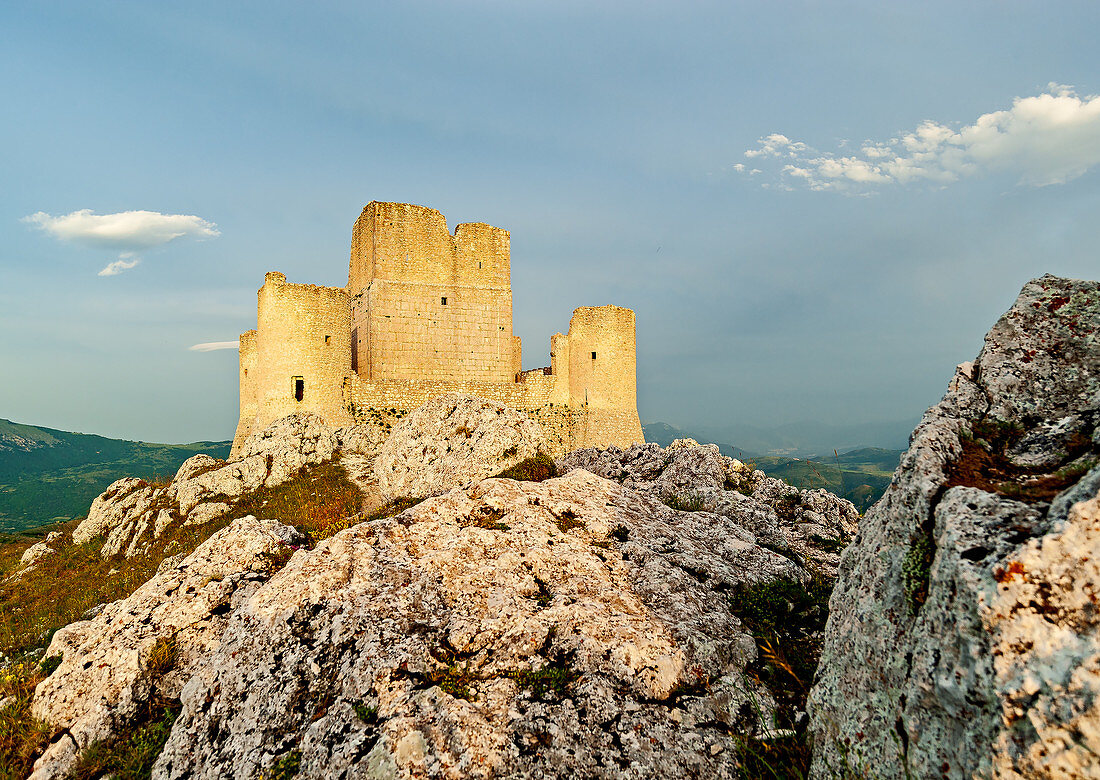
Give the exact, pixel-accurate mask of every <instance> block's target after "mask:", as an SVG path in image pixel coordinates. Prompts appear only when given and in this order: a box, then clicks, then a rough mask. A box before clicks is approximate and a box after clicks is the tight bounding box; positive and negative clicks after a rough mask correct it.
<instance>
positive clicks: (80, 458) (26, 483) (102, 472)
mask: <svg viewBox="0 0 1100 780" xmlns="http://www.w3.org/2000/svg"><path fill="white" fill-rule="evenodd" d="M230 445H231V442H228V441H217V442H215V441H199V442H193V443H191V444H149V443H146V442H140V441H126V440H123V439H109V438H107V437H105V436H95V435H92V434H86V433H69V432H68V431H59V430H55V429H53V428H42V427H39V426H36V425H23V424H20V423H14V422H12V421H11V420H5V419H0V531H2V532H12V531H21V530H24V529H27V528H32V527H34V526H39V525H44V524H46V523H50V522H55V521H64V520H70V519H72V518H74V517H79V516H81V515H83V514H85V513H86V512H87V511H88V507H89V506H90V505H91V503H92V499H94V498H95V497H96V496H98V495H99V494H100V493H102V492H103V490H104V489H105V488H106V487H107V486H108V485H110V484H111V483H112V482H114V481H115V480H116V479H120V478H122V477H144V478H156V477H162V476H170V475H172V474H174V473H175V472H176V469H178V468H179V466H180V464H181V463H183V461H185V460H187V459H188V458H189V457H191V456H192V455H194V454H196V453H199V452H204V453H206V454H208V455H213V456H214V457H217V458H225V457H227V456H228V455H229V448H230Z"/></svg>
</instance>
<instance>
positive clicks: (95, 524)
mask: <svg viewBox="0 0 1100 780" xmlns="http://www.w3.org/2000/svg"><path fill="white" fill-rule="evenodd" d="M381 438H382V435H381V433H380V432H379V431H378V430H376V427H375V426H371V425H359V426H354V427H350V428H341V429H339V430H333V429H331V428H329V427H328V426H326V425H325V423H324V422H323V421H322V420H321V418H320V417H317V416H315V415H311V414H293V415H290V416H289V417H285V418H283V419H281V420H277V421H275V422H274V423H272V424H271V425H270V426H269V427H268V428H267V429H266V430H263V431H259V432H257V433H254V434H253V435H252V436H250V437H249V438H248V439H247V440H246V441H245V443H244V445H243V446H242V447H241V451H240V453H238V456H237V457H236V458H235V459H234V460H232V461H230V462H228V463H226V462H223V461H220V460H217V459H215V458H212V457H210V456H209V455H195V456H193V457H191V458H188V459H187V460H186V461H184V463H183V465H181V466H180V467H179V470H178V471H177V472H176V476H175V477H174V478H173V479H172V481H171V482H170V483H169V484H167V485H159V486H158V485H151V484H149V483H148V482H145V481H144V480H140V479H134V478H130V477H128V478H125V479H120V480H118V481H117V482H114V483H113V484H112V485H111V486H110V487H108V488H107V490H106V491H104V492H103V494H102V495H100V496H99V497H98V498H96V499H95V501H93V502H92V506H91V509H90V510H89V511H88V517H87V519H85V520H84V521H82V522H81V523H80V525H79V526H77V528H76V529H75V530H74V531H73V541H74V542H75V543H77V544H86V543H88V542H90V541H92V540H93V539H96V538H99V537H102V538H103V539H104V540H105V541H104V544H103V548H102V555H103V557H104V558H109V557H111V556H114V555H118V554H119V553H124V554H125V555H126V556H127V557H132V556H134V555H136V554H139V553H142V552H143V551H144V550H146V549H147V545H148V544H149V543H150V541H151V540H153V539H159V538H160V537H161V535H162V534H163V533H164V532H165V531H166V530H167V529H168V528H170V527H172V526H175V525H180V524H182V525H202V524H204V523H208V522H210V521H212V520H217V519H218V518H222V517H225V516H226V515H227V514H229V513H230V512H231V511H232V507H233V502H234V501H235V500H236V499H238V498H240V497H241V496H243V495H245V494H246V493H251V492H253V491H255V490H258V489H260V488H262V487H274V486H276V485H279V484H282V483H283V482H286V481H287V480H288V479H290V478H291V477H293V476H294V475H295V473H297V472H298V471H299V470H300V469H301V468H302V467H304V466H309V465H312V464H317V463H323V462H324V461H327V460H330V459H331V458H333V457H334V456H336V455H338V454H339V455H344V454H346V455H347V457H349V458H351V459H362V458H364V457H368V458H369V457H373V456H374V455H375V454H376V452H377V448H378V447H379V446H380V445H381Z"/></svg>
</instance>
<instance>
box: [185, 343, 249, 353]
mask: <svg viewBox="0 0 1100 780" xmlns="http://www.w3.org/2000/svg"><path fill="white" fill-rule="evenodd" d="M188 349H189V350H191V351H192V352H213V351H214V350H216V349H240V342H239V341H207V342H205V343H203V344H192V345H191V346H190V347H188Z"/></svg>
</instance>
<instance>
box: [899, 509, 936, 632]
mask: <svg viewBox="0 0 1100 780" xmlns="http://www.w3.org/2000/svg"><path fill="white" fill-rule="evenodd" d="M935 555H936V542H935V540H934V539H933V538H932V530H931V529H930V528H929V529H921V532H920V534H918V535H917V537H916V538H915V539H913V540H912V541H911V542H910V543H909V549H908V550H906V552H905V557H904V558H903V559H902V562H901V578H902V585H903V586H904V588H905V601H906V605H907V606H908V607H909V614H910V615H916V614H917V612H919V611H920V608H921V607H922V606H924V602H925V601H926V600H927V599H928V583H929V580H930V578H931V571H932V559H933V558H934V557H935Z"/></svg>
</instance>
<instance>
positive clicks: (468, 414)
mask: <svg viewBox="0 0 1100 780" xmlns="http://www.w3.org/2000/svg"><path fill="white" fill-rule="evenodd" d="M546 449H547V447H546V438H545V435H544V434H543V431H542V428H541V427H540V426H539V424H538V423H536V422H534V421H533V420H531V419H530V418H529V417H528V416H527V415H526V414H524V413H523V412H520V411H517V410H515V409H510V408H508V407H506V406H502V405H500V404H497V403H494V402H492V401H486V400H483V399H481V398H472V397H469V396H463V395H458V394H451V395H445V396H441V397H440V398H436V399H433V400H431V401H429V402H428V403H426V404H424V405H423V406H421V407H420V408H419V409H417V410H416V411H414V412H413V413H412V414H410V415H409V416H408V417H406V418H405V419H403V420H402V421H401V422H400V423H398V424H397V425H396V426H395V427H394V429H393V433H392V434H391V435H390V437H389V439H387V440H386V443H385V444H383V445H382V449H381V452H380V453H379V455H378V458H377V459H376V460H375V462H374V473H375V475H376V476H377V478H378V487H379V489H380V490H381V494H382V498H383V499H385V500H387V501H389V500H392V499H395V498H400V497H406V496H411V497H416V498H422V497H424V496H435V495H439V494H440V493H443V492H445V491H447V490H450V489H451V488H454V487H459V486H462V485H470V484H473V483H474V482H477V481H479V480H482V479H484V478H486V477H490V476H492V475H494V474H499V473H500V472H502V471H504V470H505V469H508V468H511V467H512V466H515V465H516V464H518V463H520V462H522V461H524V460H526V459H527V458H530V457H533V456H535V455H537V454H538V453H539V452H544V451H546Z"/></svg>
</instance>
